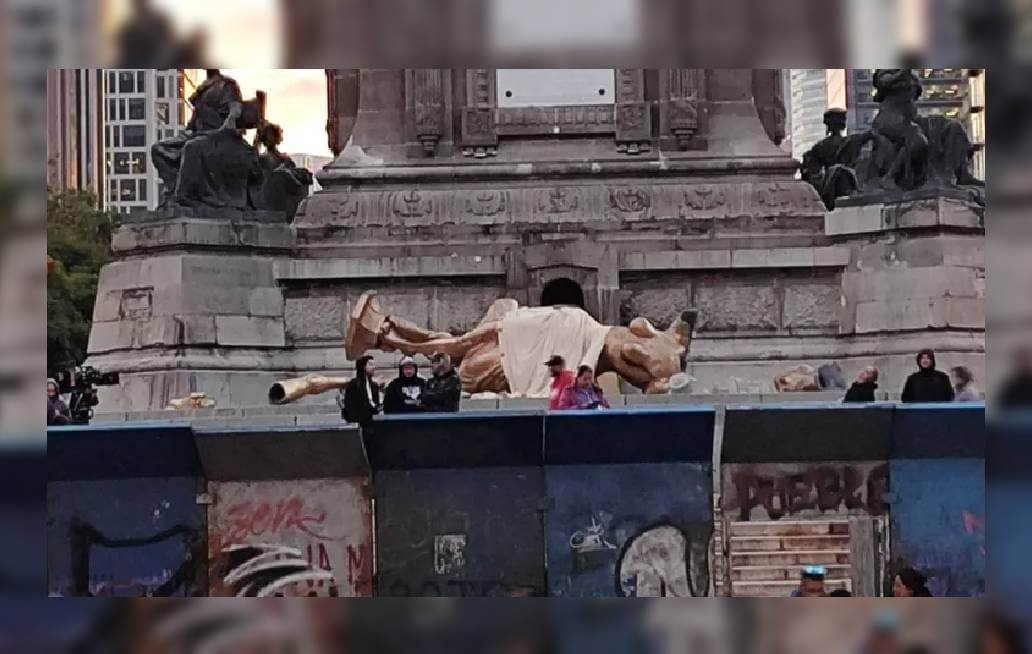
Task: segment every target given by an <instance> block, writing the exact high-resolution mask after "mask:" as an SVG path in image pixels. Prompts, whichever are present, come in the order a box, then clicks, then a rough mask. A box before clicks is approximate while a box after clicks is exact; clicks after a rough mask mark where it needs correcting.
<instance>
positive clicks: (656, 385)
mask: <svg viewBox="0 0 1032 654" xmlns="http://www.w3.org/2000/svg"><path fill="white" fill-rule="evenodd" d="M696 318H697V313H696V312H695V311H685V312H683V313H682V314H681V315H680V316H679V317H678V318H677V319H676V320H674V322H673V324H671V325H670V327H669V328H667V329H666V330H664V331H661V330H659V329H656V328H655V327H654V326H653V325H652V323H650V322H649V321H648V319H646V318H640V317H639V318H635V319H634V320H632V321H631V324H630V325H629V326H628V328H627V339H626V341H625V342H624V343H623V344H621V346H620V355H621V358H622V359H623V362H622V363H623V364H625V365H627V364H629V365H633V366H635V367H638V368H643V369H644V370H645V371H646V372H647V373H648V376H649V377H650V379H651V381H650V382H649V383H648V385H647V386H646V388H645V389H643V390H646V391H648V392H666V391H668V390H669V389H670V378H671V377H673V376H674V375H676V374H677V373H679V372H684V368H685V359H686V356H687V354H688V348H689V347H691V342H692V330H693V329H694V328H695V321H696ZM618 372H619V371H618Z"/></svg>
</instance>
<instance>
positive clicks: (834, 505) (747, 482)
mask: <svg viewBox="0 0 1032 654" xmlns="http://www.w3.org/2000/svg"><path fill="white" fill-rule="evenodd" d="M731 480H732V484H733V485H734V493H733V497H734V499H733V501H732V503H731V507H730V508H731V509H732V510H734V509H737V510H738V519H739V520H749V518H750V516H751V515H752V513H753V509H760V511H759V514H758V515H757V516H756V517H761V518H766V519H769V520H780V519H781V518H782V517H784V516H785V515H796V514H801V513H804V512H807V511H820V512H821V513H828V512H854V511H860V510H866V511H867V512H868V513H870V514H872V515H883V514H884V513H885V512H886V511H887V510H888V505H887V503H886V502H885V496H886V495H887V494H888V492H889V470H888V465H885V464H882V465H880V466H877V467H874V468H872V469H869V471H868V472H865V470H864V469H861V468H858V467H854V466H827V465H820V466H814V467H805V466H800V469H799V470H797V471H786V472H783V471H780V470H770V469H769V468H768V469H764V467H763V466H757V467H756V468H753V469H746V470H740V471H737V472H734V473H732V475H731ZM763 514H765V515H763Z"/></svg>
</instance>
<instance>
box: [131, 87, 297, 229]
mask: <svg viewBox="0 0 1032 654" xmlns="http://www.w3.org/2000/svg"><path fill="white" fill-rule="evenodd" d="M190 104H191V105H192V106H193V110H194V111H193V116H192V117H191V118H190V122H189V123H188V124H187V126H186V128H185V129H184V130H183V132H181V133H180V134H177V135H176V136H174V137H172V138H169V139H166V140H164V141H160V142H158V143H156V144H155V145H154V147H153V148H152V149H151V159H152V160H153V162H154V167H155V168H156V169H157V171H158V175H159V176H160V177H161V180H162V184H163V191H162V198H161V205H160V206H162V207H169V206H176V207H210V208H216V209H221V208H227V209H236V210H241V211H246V210H248V209H265V210H275V211H283V212H284V213H285V214H286V218H287V220H290V219H292V218H293V216H294V213H295V212H296V210H297V205H298V203H299V202H300V200H301V199H302V198H303V197H304V196H306V195H307V192H308V186H309V185H310V184H311V183H312V176H311V173H310V172H309V171H307V170H304V169H298V168H297V167H296V166H294V165H293V162H291V163H290V166H287V164H286V163H285V162H284V159H286V160H289V157H285V156H284V155H282V154H280V153H279V151H278V150H277V149H276V148H277V146H278V145H279V143H280V142H281V141H282V130H280V129H279V127H278V126H276V125H273V124H271V123H269V122H267V121H266V120H265V94H264V93H263V92H261V91H259V92H258V93H257V94H256V97H255V98H254V99H251V100H247V101H245V100H244V99H243V97H242V95H241V93H240V87H239V85H238V84H237V83H236V80H234V79H233V78H231V77H228V76H226V75H223V74H222V73H221V71H219V70H218V69H209V70H208V77H207V79H206V80H205V81H204V83H202V84H201V85H200V86H199V87H198V88H197V90H196V91H195V92H194V94H193V95H192V96H190ZM252 129H253V130H256V132H257V134H256V138H255V142H254V144H248V143H247V141H246V140H244V137H243V134H244V133H245V132H246V131H248V130H252ZM262 145H264V146H265V148H266V152H265V153H264V154H261V155H260V154H259V146H262Z"/></svg>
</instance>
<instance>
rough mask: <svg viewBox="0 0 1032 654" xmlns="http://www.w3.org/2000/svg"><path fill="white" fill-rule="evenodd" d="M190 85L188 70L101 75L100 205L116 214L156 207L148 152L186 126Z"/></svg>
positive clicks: (156, 182)
mask: <svg viewBox="0 0 1032 654" xmlns="http://www.w3.org/2000/svg"><path fill="white" fill-rule="evenodd" d="M195 86H196V77H195V76H194V75H193V71H190V70H183V69H174V68H171V69H164V70H154V69H109V70H105V71H104V173H105V174H104V177H105V179H106V189H105V194H104V197H105V206H107V207H108V208H110V209H112V210H114V211H117V212H121V213H129V212H131V211H133V210H145V209H154V208H155V207H156V206H157V204H158V201H159V200H160V199H161V179H160V178H159V177H158V172H157V170H155V169H154V166H153V164H152V163H151V159H150V150H151V147H152V146H153V145H154V144H155V143H156V142H158V141H161V140H164V139H167V138H169V137H172V136H175V135H176V134H178V133H179V132H180V131H182V129H183V128H184V127H185V126H186V123H187V120H188V119H189V115H190V108H189V106H188V103H187V101H186V99H187V98H188V97H189V96H190V94H191V93H192V92H193V88H194V87H195Z"/></svg>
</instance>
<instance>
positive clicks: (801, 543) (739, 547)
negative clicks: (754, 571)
mask: <svg viewBox="0 0 1032 654" xmlns="http://www.w3.org/2000/svg"><path fill="white" fill-rule="evenodd" d="M731 549H732V550H734V551H735V552H778V551H786V550H837V549H849V535H848V534H843V535H839V534H828V535H821V536H733V537H732V538H731Z"/></svg>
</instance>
